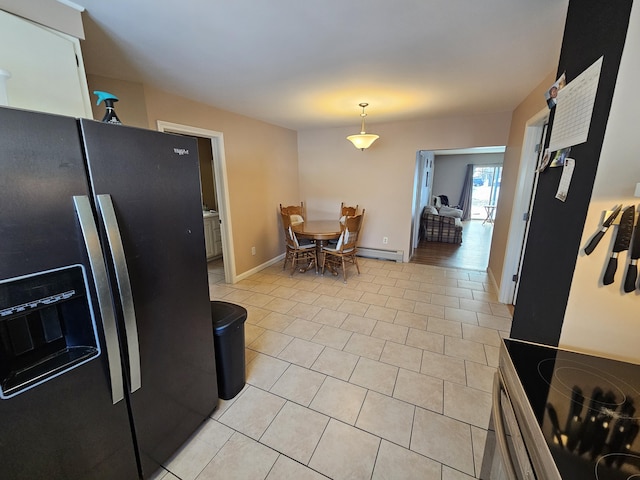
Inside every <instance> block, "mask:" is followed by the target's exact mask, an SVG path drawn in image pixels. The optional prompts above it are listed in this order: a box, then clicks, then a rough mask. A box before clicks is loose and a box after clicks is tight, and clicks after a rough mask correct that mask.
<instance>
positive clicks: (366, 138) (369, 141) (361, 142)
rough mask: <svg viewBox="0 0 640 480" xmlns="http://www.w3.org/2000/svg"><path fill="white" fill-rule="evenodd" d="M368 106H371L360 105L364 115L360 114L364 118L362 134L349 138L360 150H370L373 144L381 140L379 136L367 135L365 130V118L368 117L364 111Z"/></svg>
mask: <svg viewBox="0 0 640 480" xmlns="http://www.w3.org/2000/svg"><path fill="white" fill-rule="evenodd" d="M368 105H369V104H368V103H361V104H360V106H361V107H362V113H361V114H360V116H361V117H362V125H361V126H360V133H359V134H357V135H349V136H348V137H347V140H349V141H350V142H351V143H353V146H354V147H356V148H359V149H360V150H364V149H365V148H369V147H370V146H371V145H373V142H375V141H376V140H377V139H378V138H380V136H379V135H376V134H374V133H366V131H365V129H364V117H366V116H367V114H366V113H364V109H365V107H367V106H368Z"/></svg>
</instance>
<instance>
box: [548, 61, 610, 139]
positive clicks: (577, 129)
mask: <svg viewBox="0 0 640 480" xmlns="http://www.w3.org/2000/svg"><path fill="white" fill-rule="evenodd" d="M602 59H603V57H600V58H599V59H598V60H596V61H595V62H594V63H593V64H592V65H591V66H590V67H589V68H587V69H586V70H585V71H584V72H582V73H581V74H580V75H578V76H577V77H576V78H575V79H574V80H573V81H571V82H569V83H568V84H567V85H566V86H565V87H564V88H563V89H561V90H559V91H558V96H557V99H556V101H557V104H556V106H555V109H556V113H555V117H554V119H553V128H552V130H551V140H550V142H549V150H550V151H552V152H554V151H556V150H560V149H562V148H566V147H570V146H572V145H578V144H580V143H584V142H586V141H587V137H588V136H589V126H590V125H591V114H592V113H593V104H594V102H595V99H596V92H597V91H598V82H599V80H600V70H601V69H602Z"/></svg>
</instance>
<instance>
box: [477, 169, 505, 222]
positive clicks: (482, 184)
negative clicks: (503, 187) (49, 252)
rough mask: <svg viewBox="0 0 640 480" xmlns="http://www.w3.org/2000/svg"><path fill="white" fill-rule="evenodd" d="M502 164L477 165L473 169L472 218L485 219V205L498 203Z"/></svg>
mask: <svg viewBox="0 0 640 480" xmlns="http://www.w3.org/2000/svg"><path fill="white" fill-rule="evenodd" d="M501 180H502V165H476V166H475V168H474V169H473V189H472V191H471V219H472V220H484V219H485V218H486V216H487V211H486V210H485V208H484V207H485V205H496V204H497V203H498V195H500V182H501Z"/></svg>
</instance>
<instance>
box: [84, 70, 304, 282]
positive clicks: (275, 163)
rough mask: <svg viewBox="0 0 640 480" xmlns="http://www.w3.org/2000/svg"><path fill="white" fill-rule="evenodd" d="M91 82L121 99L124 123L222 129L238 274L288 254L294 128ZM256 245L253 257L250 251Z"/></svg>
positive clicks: (138, 88)
mask: <svg viewBox="0 0 640 480" xmlns="http://www.w3.org/2000/svg"><path fill="white" fill-rule="evenodd" d="M89 86H90V90H91V91H93V90H106V91H108V92H110V93H113V94H114V95H116V96H117V97H118V98H120V101H119V102H118V103H116V105H115V107H116V113H117V114H118V116H119V118H120V120H121V121H122V122H123V123H124V124H125V125H132V126H138V127H147V128H150V129H153V130H156V129H157V121H158V120H163V121H166V122H171V123H177V124H182V125H188V126H191V127H197V128H202V129H206V130H213V131H217V132H222V134H223V136H224V147H225V159H226V166H227V180H228V188H229V192H228V196H229V208H230V210H231V212H230V213H231V218H230V223H231V230H232V233H233V241H234V252H235V259H234V260H235V270H236V274H237V275H242V274H243V273H245V272H247V271H249V270H252V269H254V268H257V267H259V266H260V265H262V264H264V263H266V262H269V261H271V260H272V259H274V258H276V257H278V255H280V254H281V253H283V252H284V237H283V234H282V232H281V230H282V228H281V227H280V222H279V217H278V204H279V203H281V202H282V203H285V202H286V203H296V202H298V201H300V198H299V190H298V154H297V135H296V132H295V131H293V130H289V129H286V128H281V127H276V126H274V125H270V124H267V123H264V122H261V121H258V120H254V119H251V118H249V117H244V116H241V115H236V114H234V113H230V112H227V111H224V110H220V109H217V108H214V107H210V106H207V105H204V104H201V103H197V102H193V101H191V100H187V99H185V98H182V97H179V96H176V95H172V94H170V93H167V92H163V91H160V90H157V89H154V88H152V87H149V86H146V85H145V86H142V85H140V84H135V83H131V82H123V81H120V80H113V79H107V78H104V77H95V76H89ZM101 107H102V106H101ZM98 110H99V112H98V114H97V115H96V118H98V119H101V118H102V115H103V114H104V109H102V110H100V109H98ZM94 112H95V110H94ZM145 117H146V125H145V124H143V123H144V122H143V120H144V119H145ZM253 246H255V247H256V255H255V256H254V255H251V247H253Z"/></svg>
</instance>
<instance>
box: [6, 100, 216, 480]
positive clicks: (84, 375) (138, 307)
mask: <svg viewBox="0 0 640 480" xmlns="http://www.w3.org/2000/svg"><path fill="white" fill-rule="evenodd" d="M217 402H218V392H217V386H216V372H215V356H214V346H213V328H212V324H211V309H210V304H209V290H208V281H207V267H206V254H205V245H204V229H203V220H202V200H201V194H200V173H199V161H198V155H197V146H196V141H195V139H193V138H189V137H185V136H179V135H170V134H165V133H159V132H155V131H151V130H143V129H138V128H131V127H126V126H121V125H110V124H105V123H100V122H95V121H92V120H84V119H83V120H77V119H74V118H70V117H63V116H56V115H50V114H42V113H36V112H29V111H23V110H16V109H11V108H4V107H0V477H1V478H3V479H39V478H47V479H65V480H69V479H83V480H84V479H89V478H90V479H118V480H121V479H136V478H147V477H149V476H150V475H152V474H153V473H154V472H155V471H156V470H157V468H159V466H160V465H161V464H162V463H163V462H165V461H166V460H167V459H168V458H169V457H170V456H171V455H172V454H173V453H174V452H175V451H176V450H177V449H178V448H179V447H180V445H181V444H182V443H183V442H184V441H185V440H186V439H187V438H188V437H189V436H190V435H191V434H192V433H193V432H194V431H195V430H196V429H197V427H198V426H199V425H200V424H201V423H202V422H203V421H204V420H205V419H206V418H207V417H208V415H209V414H210V413H211V412H212V411H213V410H214V409H215V407H216V405H217Z"/></svg>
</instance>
